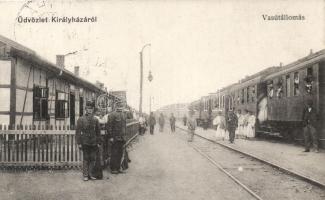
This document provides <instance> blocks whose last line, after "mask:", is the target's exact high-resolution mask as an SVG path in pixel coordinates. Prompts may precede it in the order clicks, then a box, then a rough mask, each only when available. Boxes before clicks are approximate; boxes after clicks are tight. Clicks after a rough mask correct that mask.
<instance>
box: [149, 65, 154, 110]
mask: <svg viewBox="0 0 325 200" xmlns="http://www.w3.org/2000/svg"><path fill="white" fill-rule="evenodd" d="M148 80H149V82H150V83H151V81H152V80H153V76H152V74H151V71H149V75H148ZM149 113H151V91H150V99H149Z"/></svg>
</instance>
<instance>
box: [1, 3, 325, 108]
mask: <svg viewBox="0 0 325 200" xmlns="http://www.w3.org/2000/svg"><path fill="white" fill-rule="evenodd" d="M26 2H27V1H12V0H7V1H2V2H0V10H1V16H0V25H1V28H0V34H1V35H3V36H5V37H8V38H10V39H12V40H15V41H17V42H18V43H21V44H23V45H25V46H27V47H29V48H31V49H33V50H35V51H36V52H37V54H39V55H40V56H42V57H44V58H45V59H47V60H49V61H51V62H55V55H57V54H67V53H69V52H74V51H78V53H77V54H75V55H70V56H67V57H66V68H67V69H70V70H73V67H74V66H80V71H81V76H82V77H83V78H85V79H87V80H89V81H91V82H95V81H96V80H99V81H101V82H103V83H104V84H105V85H106V86H107V88H108V90H126V91H127V98H128V103H129V104H130V105H131V106H133V107H134V108H138V106H139V82H140V81H139V77H140V57H139V52H140V51H141V49H142V47H143V46H144V45H145V44H147V43H150V44H151V46H150V47H146V48H145V49H144V51H143V57H144V99H143V106H144V108H143V109H144V110H145V111H148V109H149V98H150V96H151V97H152V99H153V100H152V109H153V110H155V109H158V108H160V107H162V106H164V105H168V104H172V103H188V102H191V101H194V100H196V99H199V98H200V97H201V96H204V95H207V94H208V93H211V92H216V91H217V89H218V88H221V87H224V86H227V85H229V84H231V83H234V82H237V81H238V80H239V79H241V78H244V77H245V76H246V75H250V74H253V73H256V72H258V71H261V70H263V69H265V68H267V67H270V66H277V65H279V63H280V62H282V63H283V64H284V65H285V64H288V63H290V62H293V61H295V60H298V59H300V58H302V57H304V56H307V55H308V54H309V52H310V49H313V51H314V52H315V51H319V50H321V49H324V46H325V24H324V23H325V1H323V0H310V1H299V0H298V1H297V0H295V1H292V0H273V1H272V2H271V1H266V0H260V1H254V0H246V1H244V0H228V1H221V0H220V1H217V0H216V1H212V0H209V1H189V0H188V1H185V0H183V1H178V2H174V1H158V0H156V1H145V0H142V1H140V0H139V1H87V0H79V1H71V0H66V1H63V0H58V1H53V0H48V1H45V0H35V1H30V2H29V3H28V4H26ZM24 5H25V6H24ZM263 14H264V15H270V16H271V15H279V14H287V15H303V16H304V17H305V20H302V21H267V20H264V19H263V17H262V15H263ZM52 15H53V16H59V17H63V16H67V17H70V16H73V17H78V16H80V17H85V16H86V17H92V16H96V17H97V22H96V23H83V24H75V23H73V24H65V23H39V24H35V23H24V24H21V23H18V22H17V16H23V17H38V16H43V17H44V16H52ZM149 71H152V75H153V81H152V82H149V81H148V79H147V77H148V74H149Z"/></svg>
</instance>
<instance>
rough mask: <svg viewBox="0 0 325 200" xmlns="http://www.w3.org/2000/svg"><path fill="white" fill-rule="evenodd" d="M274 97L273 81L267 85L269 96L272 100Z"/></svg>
mask: <svg viewBox="0 0 325 200" xmlns="http://www.w3.org/2000/svg"><path fill="white" fill-rule="evenodd" d="M273 95H274V88H273V81H271V82H270V83H269V84H268V85H267V96H268V97H269V98H270V99H272V98H273Z"/></svg>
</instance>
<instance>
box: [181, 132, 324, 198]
mask: <svg viewBox="0 0 325 200" xmlns="http://www.w3.org/2000/svg"><path fill="white" fill-rule="evenodd" d="M177 128H179V129H180V130H182V131H184V132H187V130H186V129H183V128H180V127H177ZM196 136H197V137H195V139H194V141H193V142H192V143H189V145H190V146H191V147H192V148H193V149H194V150H195V151H197V152H198V153H200V154H201V155H202V156H203V157H205V158H206V159H208V160H209V162H211V164H213V165H214V166H216V167H217V168H218V169H219V170H221V171H222V172H224V173H225V174H226V175H227V176H228V177H230V178H231V179H232V180H233V181H234V182H236V183H237V184H238V185H239V186H240V187H242V188H243V189H245V190H246V191H247V192H248V193H249V194H251V195H252V196H253V197H254V198H255V199H259V200H261V199H272V200H273V199H274V200H275V199H276V200H278V199H295V200H296V199H297V200H300V199H315V200H318V199H319V200H321V199H325V186H324V185H322V184H321V183H319V182H315V180H312V179H308V178H307V177H304V176H300V174H296V173H295V172H292V171H290V170H288V169H283V168H282V167H280V166H276V165H274V164H272V163H268V162H267V161H264V160H262V159H261V158H256V157H254V156H253V155H250V154H247V153H245V152H240V151H239V150H236V149H233V148H231V147H229V146H226V145H223V144H221V143H218V142H216V141H213V140H210V139H208V138H205V137H203V136H201V135H197V134H196ZM178 137H180V138H181V139H183V140H186V139H187V135H186V134H181V135H178Z"/></svg>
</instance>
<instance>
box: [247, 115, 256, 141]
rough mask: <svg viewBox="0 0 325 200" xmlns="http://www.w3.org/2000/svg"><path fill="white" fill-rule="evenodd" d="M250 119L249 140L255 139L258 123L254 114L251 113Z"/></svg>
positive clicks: (248, 125) (248, 122) (248, 124)
mask: <svg viewBox="0 0 325 200" xmlns="http://www.w3.org/2000/svg"><path fill="white" fill-rule="evenodd" d="M249 114H250V115H249V117H248V120H247V137H248V138H253V137H255V122H256V117H255V115H254V114H253V113H251V112H250V113H249Z"/></svg>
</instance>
